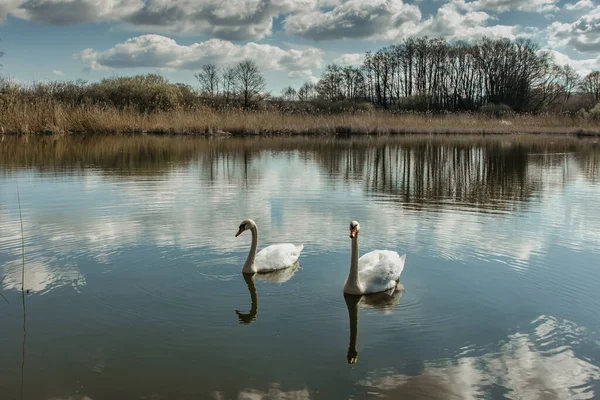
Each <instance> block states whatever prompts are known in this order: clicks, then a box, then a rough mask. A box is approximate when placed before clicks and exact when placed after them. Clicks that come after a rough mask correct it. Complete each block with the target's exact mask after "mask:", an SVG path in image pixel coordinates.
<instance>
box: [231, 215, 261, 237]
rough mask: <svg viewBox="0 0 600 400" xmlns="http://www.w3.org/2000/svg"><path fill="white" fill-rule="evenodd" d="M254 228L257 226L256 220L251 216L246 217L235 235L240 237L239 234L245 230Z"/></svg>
mask: <svg viewBox="0 0 600 400" xmlns="http://www.w3.org/2000/svg"><path fill="white" fill-rule="evenodd" d="M252 228H256V222H254V221H252V220H251V219H250V218H246V219H245V220H243V221H242V223H241V224H240V226H239V230H238V232H237V233H236V234H235V237H238V236H239V235H241V234H242V232H244V231H245V230H248V229H252Z"/></svg>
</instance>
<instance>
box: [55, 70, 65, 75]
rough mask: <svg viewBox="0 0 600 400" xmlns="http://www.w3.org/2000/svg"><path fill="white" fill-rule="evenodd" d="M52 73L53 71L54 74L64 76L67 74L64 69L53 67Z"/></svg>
mask: <svg viewBox="0 0 600 400" xmlns="http://www.w3.org/2000/svg"><path fill="white" fill-rule="evenodd" d="M52 73H53V74H54V75H56V76H63V75H64V74H65V73H64V72H62V71H61V70H59V69H53V70H52Z"/></svg>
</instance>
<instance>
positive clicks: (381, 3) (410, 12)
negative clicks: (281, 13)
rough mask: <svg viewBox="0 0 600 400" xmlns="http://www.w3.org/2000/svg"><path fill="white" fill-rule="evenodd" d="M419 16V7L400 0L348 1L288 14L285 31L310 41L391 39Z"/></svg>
mask: <svg viewBox="0 0 600 400" xmlns="http://www.w3.org/2000/svg"><path fill="white" fill-rule="evenodd" d="M420 19H421V11H420V10H419V7H417V6H415V5H411V4H405V3H404V2H403V1H402V0H348V1H345V2H343V3H341V4H339V5H338V6H336V7H334V8H333V9H332V10H330V11H322V10H315V11H311V12H305V13H301V14H294V15H290V16H289V17H287V18H286V20H285V21H284V27H285V30H286V32H288V33H290V34H295V35H299V36H304V37H307V38H309V39H313V40H327V39H363V38H390V37H396V36H398V35H399V33H400V32H407V31H408V28H409V27H410V26H414V24H415V23H416V22H418V21H419V20H420Z"/></svg>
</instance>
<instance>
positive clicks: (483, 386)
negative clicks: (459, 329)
mask: <svg viewBox="0 0 600 400" xmlns="http://www.w3.org/2000/svg"><path fill="white" fill-rule="evenodd" d="M533 324H534V326H535V328H534V329H533V332H531V333H527V334H525V333H515V334H512V335H509V336H508V340H506V341H504V342H501V343H500V344H499V348H498V350H497V351H491V352H489V353H487V354H484V355H482V356H479V357H461V358H459V359H458V360H456V361H452V360H448V361H447V362H445V364H446V365H440V364H441V363H440V362H435V363H429V364H426V366H425V370H424V371H423V372H422V373H421V374H420V375H417V376H408V375H402V374H394V373H393V372H392V371H374V372H372V373H370V374H369V377H368V378H367V379H365V380H363V381H361V382H359V384H360V385H362V386H366V387H368V388H369V389H370V390H371V391H372V392H373V393H375V394H376V395H377V396H379V397H385V398H428V399H449V398H456V399H472V398H477V397H482V396H483V397H486V396H485V394H486V393H487V391H488V390H489V389H491V388H492V386H496V387H497V386H501V387H503V388H505V389H506V390H507V393H506V394H505V397H508V398H511V399H541V398H543V399H565V398H570V399H591V398H594V392H593V387H592V384H593V383H594V381H596V382H597V381H598V380H600V368H599V367H598V366H595V365H593V364H591V363H590V362H588V361H586V360H584V359H581V358H578V357H577V356H576V354H575V352H574V350H573V348H572V347H571V345H574V344H578V343H579V342H580V340H582V339H583V336H584V334H585V332H584V330H583V329H582V328H580V327H578V326H576V325H575V324H573V323H571V322H568V321H560V320H557V319H556V318H553V317H548V316H541V317H540V318H538V319H537V320H535V321H533ZM566 341H568V343H566Z"/></svg>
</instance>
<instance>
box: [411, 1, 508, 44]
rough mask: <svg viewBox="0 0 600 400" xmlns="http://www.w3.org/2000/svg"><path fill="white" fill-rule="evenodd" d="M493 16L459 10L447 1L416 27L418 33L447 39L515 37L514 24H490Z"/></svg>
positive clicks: (481, 12) (480, 12)
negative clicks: (433, 14)
mask: <svg viewBox="0 0 600 400" xmlns="http://www.w3.org/2000/svg"><path fill="white" fill-rule="evenodd" d="M491 20H493V17H492V16H491V15H489V14H488V13H486V12H483V11H468V12H466V13H465V12H461V10H459V7H458V6H457V5H456V4H454V3H447V4H444V5H443V6H441V7H440V8H439V9H438V12H437V14H436V15H435V16H432V17H430V18H429V19H427V20H426V21H424V22H423V23H422V24H421V25H420V26H419V29H418V31H417V32H418V33H419V34H420V35H428V36H443V37H445V38H446V39H449V40H459V39H461V40H476V39H480V38H482V37H483V36H487V37H491V38H500V37H505V38H509V39H513V38H515V37H516V31H517V27H516V26H511V25H490V26H486V24H487V23H488V21H491Z"/></svg>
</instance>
